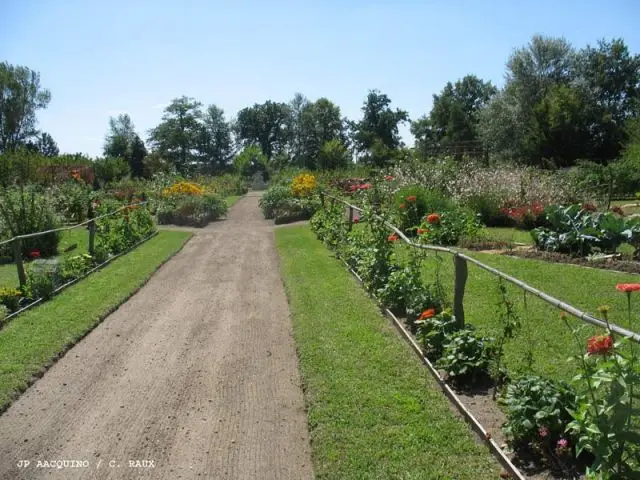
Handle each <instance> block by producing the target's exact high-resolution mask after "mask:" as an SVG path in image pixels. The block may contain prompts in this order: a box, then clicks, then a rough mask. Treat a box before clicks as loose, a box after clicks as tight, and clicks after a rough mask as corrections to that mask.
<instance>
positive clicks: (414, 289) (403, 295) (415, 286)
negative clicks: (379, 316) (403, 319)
mask: <svg viewBox="0 0 640 480" xmlns="http://www.w3.org/2000/svg"><path fill="white" fill-rule="evenodd" d="M412 253H414V252H412ZM422 291H423V284H422V279H421V268H420V259H419V257H418V256H417V255H415V254H414V255H412V257H411V259H410V261H409V262H408V263H407V264H406V265H404V266H400V267H397V268H394V269H393V270H392V271H391V273H390V274H389V279H388V281H387V283H386V284H385V285H384V286H383V287H382V288H379V289H378V290H377V291H376V295H377V297H378V299H379V300H380V301H381V302H382V304H383V305H385V306H387V307H388V308H389V309H390V310H391V311H393V312H394V313H397V314H400V315H405V313H406V309H407V305H409V303H410V302H411V299H412V298H413V297H414V296H416V295H419V294H420V293H421V292H422Z"/></svg>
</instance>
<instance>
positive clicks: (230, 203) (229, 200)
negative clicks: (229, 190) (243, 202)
mask: <svg viewBox="0 0 640 480" xmlns="http://www.w3.org/2000/svg"><path fill="white" fill-rule="evenodd" d="M241 198H242V195H231V196H230V197H227V198H226V199H225V200H226V201H227V206H228V207H229V208H231V207H232V206H233V205H234V204H235V203H236V202H237V201H238V200H240V199H241Z"/></svg>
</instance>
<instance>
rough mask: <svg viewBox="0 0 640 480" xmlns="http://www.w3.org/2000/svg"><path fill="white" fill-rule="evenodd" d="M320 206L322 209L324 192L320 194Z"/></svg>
mask: <svg viewBox="0 0 640 480" xmlns="http://www.w3.org/2000/svg"><path fill="white" fill-rule="evenodd" d="M320 205H322V208H324V192H320Z"/></svg>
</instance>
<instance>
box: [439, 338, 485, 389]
mask: <svg viewBox="0 0 640 480" xmlns="http://www.w3.org/2000/svg"><path fill="white" fill-rule="evenodd" d="M491 354H492V348H491V339H489V338H484V337H479V336H477V335H476V334H475V333H474V332H473V331H472V330H471V329H470V328H469V327H466V328H465V329H463V330H459V331H457V332H454V333H452V334H451V335H449V336H448V337H447V339H446V341H445V342H444V349H443V352H442V357H441V358H440V359H439V360H438V362H437V366H438V368H441V369H443V370H444V371H445V373H446V375H447V378H448V379H449V380H451V381H453V382H454V383H456V384H458V385H461V384H474V383H477V382H478V381H480V380H485V379H487V378H488V376H489V365H490V360H491Z"/></svg>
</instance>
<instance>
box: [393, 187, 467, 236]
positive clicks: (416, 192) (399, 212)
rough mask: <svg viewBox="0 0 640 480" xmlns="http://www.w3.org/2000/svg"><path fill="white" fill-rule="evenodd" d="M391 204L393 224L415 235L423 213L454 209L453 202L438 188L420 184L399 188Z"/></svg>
mask: <svg viewBox="0 0 640 480" xmlns="http://www.w3.org/2000/svg"><path fill="white" fill-rule="evenodd" d="M413 197H415V199H413ZM393 205H394V215H393V221H394V224H395V225H396V226H397V227H398V228H399V229H400V230H402V231H403V232H404V233H405V234H409V235H415V233H416V228H417V226H418V225H420V224H421V223H422V220H423V218H424V216H425V215H427V214H429V213H433V212H443V211H446V210H454V209H455V203H454V202H453V201H451V200H450V199H449V198H446V197H445V196H444V195H442V193H440V192H439V191H438V190H431V189H428V188H425V187H423V186H421V185H408V186H406V187H402V188H400V190H398V191H397V192H396V194H395V196H394V198H393Z"/></svg>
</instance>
